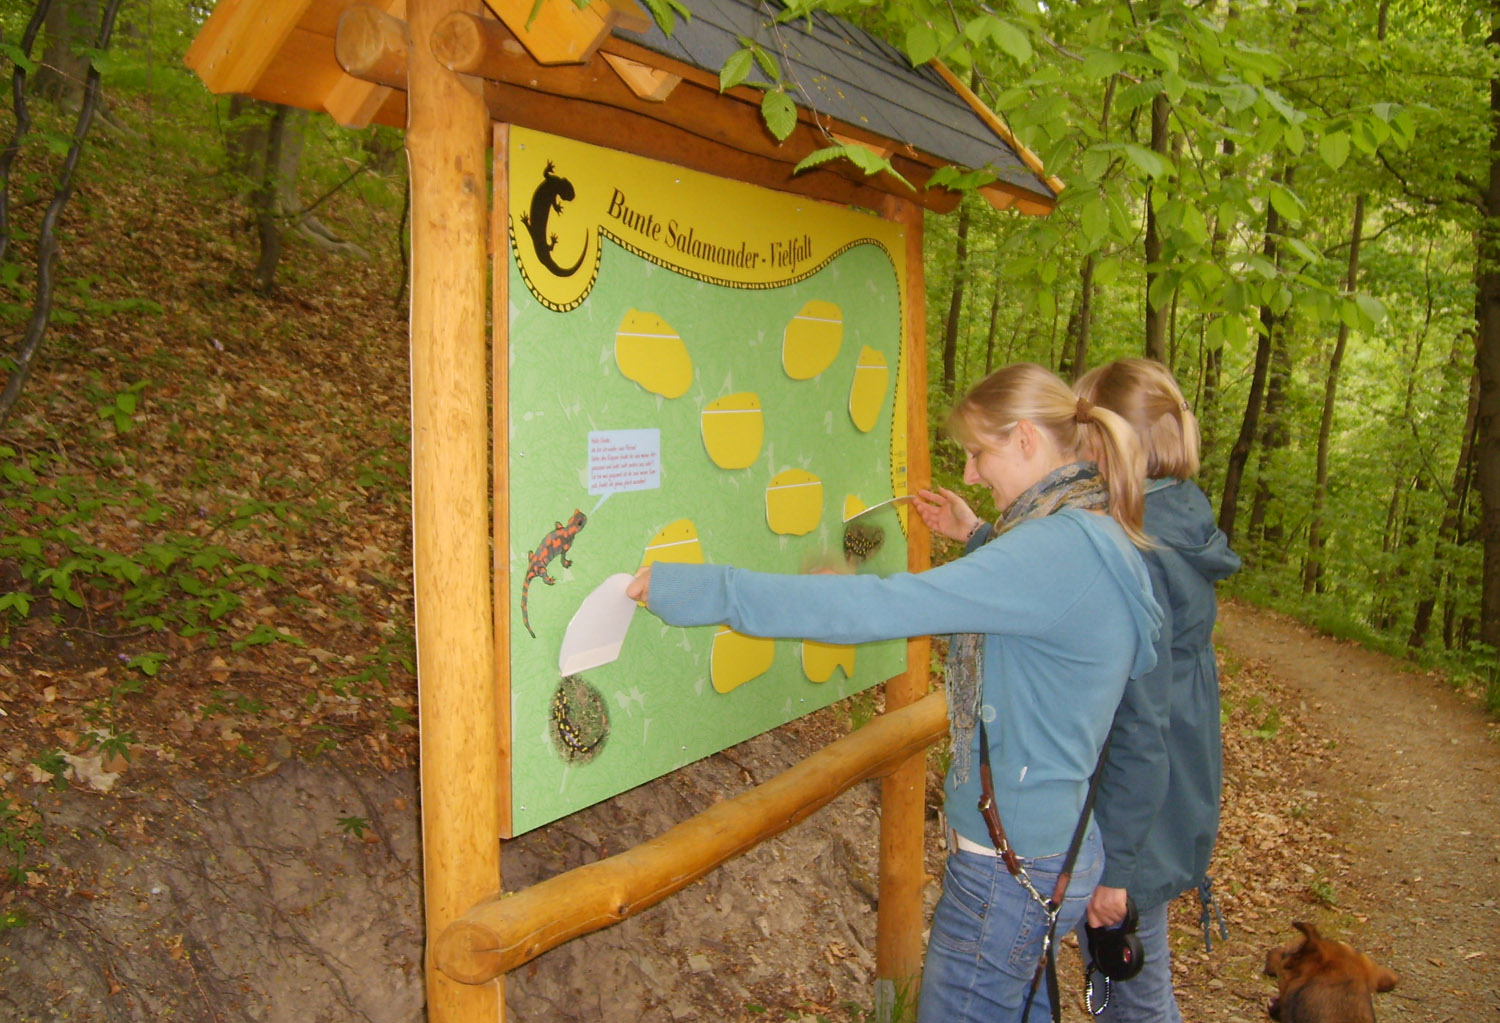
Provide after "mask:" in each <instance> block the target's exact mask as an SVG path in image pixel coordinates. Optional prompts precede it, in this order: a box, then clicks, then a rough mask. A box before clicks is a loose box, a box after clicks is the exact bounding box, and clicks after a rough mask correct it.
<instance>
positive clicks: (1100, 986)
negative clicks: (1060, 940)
mask: <svg viewBox="0 0 1500 1023" xmlns="http://www.w3.org/2000/svg"><path fill="white" fill-rule="evenodd" d="M1170 905H1171V903H1170V902H1163V903H1162V904H1161V905H1159V906H1151V907H1150V908H1147V909H1141V908H1139V907H1137V909H1136V915H1137V916H1138V917H1139V922H1138V923H1137V924H1136V928H1135V933H1136V937H1138V938H1140V939H1141V948H1142V950H1143V951H1144V952H1145V957H1146V963H1145V965H1144V966H1142V967H1141V972H1140V973H1137V974H1136V975H1135V976H1134V977H1131V978H1130V979H1129V980H1126V981H1115V982H1114V983H1112V984H1111V985H1110V990H1109V1004H1108V1005H1107V1006H1105V1009H1104V1011H1103V1012H1102V1013H1100V1014H1099V1015H1098V1016H1096V1017H1094V1018H1095V1019H1098V1020H1101V1021H1103V1023H1182V1013H1180V1012H1179V1011H1178V1010H1177V996H1176V994H1174V993H1173V991H1172V959H1171V950H1170V949H1169V948H1168V945H1167V907H1168V906H1170ZM1078 945H1079V947H1080V948H1081V949H1082V950H1083V963H1084V968H1085V969H1087V968H1088V963H1089V942H1088V938H1087V937H1086V936H1085V934H1084V930H1083V924H1082V923H1079V925H1078ZM1103 1000H1104V977H1103V975H1101V974H1098V973H1095V974H1094V1006H1093V1007H1097V1006H1098V1005H1099V1003H1100V1002H1101V1001H1103Z"/></svg>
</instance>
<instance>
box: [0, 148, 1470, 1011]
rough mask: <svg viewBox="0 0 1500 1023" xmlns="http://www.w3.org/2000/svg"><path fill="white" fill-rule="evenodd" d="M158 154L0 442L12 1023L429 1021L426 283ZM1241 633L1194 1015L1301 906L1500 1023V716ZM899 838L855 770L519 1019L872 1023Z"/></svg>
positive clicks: (554, 962)
mask: <svg viewBox="0 0 1500 1023" xmlns="http://www.w3.org/2000/svg"><path fill="white" fill-rule="evenodd" d="M138 142H139V140H134V141H129V140H127V141H122V142H119V143H111V144H112V145H118V147H119V150H118V152H116V153H115V154H113V155H114V156H117V157H119V158H120V159H118V160H117V161H116V162H115V167H114V168H113V170H111V171H109V172H107V173H102V174H98V175H95V176H94V177H92V178H89V179H86V180H83V181H81V182H80V186H79V189H78V192H77V195H76V197H75V199H74V200H73V202H72V203H71V204H70V205H69V207H68V210H67V213H66V216H65V218H64V222H63V229H64V233H65V236H66V244H65V247H64V251H63V255H62V263H61V264H60V265H61V268H62V269H61V271H60V272H61V273H62V275H63V287H62V288H61V289H60V292H59V308H58V312H57V314H56V315H55V316H54V323H53V327H52V329H51V330H50V331H49V335H48V338H47V341H46V345H45V347H44V349H43V356H42V360H41V362H40V363H39V366H38V369H37V372H36V374H35V376H34V377H33V379H32V381H31V383H30V385H29V387H28V390H27V393H26V395H25V396H24V398H23V401H22V403H21V404H20V405H19V406H18V407H17V409H16V412H15V414H14V415H13V416H12V418H11V420H10V421H9V422H8V423H7V424H6V427H5V434H4V437H3V443H0V597H4V596H6V595H7V594H9V593H19V592H24V593H27V594H29V596H30V599H31V600H32V603H31V604H30V606H29V608H27V609H26V610H27V612H28V613H21V614H18V613H17V612H16V610H15V609H14V608H12V609H10V610H5V605H4V604H0V871H3V872H0V1019H6V1020H12V1019H13V1020H16V1021H18V1023H22V1021H24V1023H50V1021H54V1020H70V1021H112V1023H113V1021H121V1023H124V1021H131V1023H137V1021H147V1020H151V1021H156V1020H183V1021H193V1023H198V1021H202V1023H240V1021H255V1023H318V1021H329V1023H344V1021H367V1023H407V1021H417V1020H420V1019H421V1018H422V1016H423V1000H424V989H423V968H422V948H423V924H422V905H421V877H422V860H421V852H420V847H419V841H420V832H421V828H420V815H419V814H420V805H419V792H418V790H417V785H416V771H415V764H416V759H417V755H418V743H417V733H416V728H415V724H416V715H417V713H418V708H417V706H416V691H415V680H414V678H413V675H412V666H411V661H412V657H411V650H412V637H411V573H410V564H409V552H410V549H411V542H410V532H409V522H410V507H409V503H408V498H407V493H408V490H409V481H408V479H407V469H406V467H407V464H408V458H409V454H408V433H409V430H408V427H407V423H406V406H407V388H408V384H409V378H408V373H407V346H406V333H405V316H404V314H403V313H402V311H401V309H400V303H399V301H397V296H398V295H399V294H400V290H401V289H400V268H399V266H397V265H396V261H395V260H387V261H385V262H382V263H371V264H362V265H361V264H350V263H347V262H341V261H337V260H333V259H331V258H330V257H328V256H326V255H322V254H319V253H317V252H312V251H309V250H308V249H306V248H305V247H302V246H300V245H298V244H296V243H295V242H293V243H291V244H289V246H288V252H287V255H286V256H285V263H284V266H283V268H282V271H281V276H280V282H281V283H280V287H279V289H278V291H277V292H276V293H275V294H274V295H272V296H269V297H262V296H258V295H255V294H253V293H252V292H250V291H249V290H248V289H247V288H246V287H245V278H246V276H247V270H248V268H249V266H251V265H252V264H253V262H254V253H253V244H252V242H251V240H250V237H249V236H248V235H247V233H246V225H245V222H244V220H243V217H242V216H241V214H240V213H239V212H238V211H237V210H236V208H235V206H234V205H233V203H232V202H231V201H230V200H229V198H228V197H227V195H226V193H225V191H224V188H223V186H222V185H221V184H220V183H218V182H216V181H215V179H214V178H213V176H212V173H211V169H210V168H207V167H204V168H196V169H194V168H189V169H188V170H187V171H186V172H184V169H183V168H182V167H181V166H180V163H181V159H182V158H181V157H180V156H178V155H176V154H169V153H167V152H166V151H165V149H164V147H161V146H149V147H146V148H145V149H144V150H140V151H139V153H143V154H144V155H139V153H137V149H133V148H131V147H132V146H135V145H136V143H138ZM102 144H104V143H101V145H102ZM132 154H137V155H132ZM106 155H107V154H106ZM382 208H383V207H377V206H376V205H373V204H371V203H366V202H364V201H363V200H360V199H359V198H358V196H357V195H356V196H353V197H351V196H349V195H345V194H341V195H340V196H338V197H335V198H334V199H332V200H330V202H329V203H328V204H326V205H325V206H324V207H322V208H321V209H320V214H321V215H322V216H324V218H325V221H326V222H327V223H328V224H330V225H331V226H332V227H334V228H335V229H339V230H347V231H349V232H352V233H354V234H356V235H357V236H358V237H359V240H360V241H361V243H362V244H364V245H365V247H366V248H367V249H368V250H370V251H376V250H378V249H381V248H382V246H384V247H389V246H390V245H391V244H392V242H393V240H394V238H395V237H396V230H395V224H394V217H393V216H391V215H390V214H389V212H387V213H386V214H384V215H385V216H386V218H387V222H386V224H385V227H386V228H387V229H389V234H388V236H387V237H386V238H385V239H384V240H382V239H380V238H376V237H370V236H368V235H359V234H358V232H359V230H360V225H362V224H363V225H366V228H365V230H372V229H371V228H369V227H368V225H369V224H370V223H372V222H375V223H377V224H378V223H379V216H380V215H381V214H380V209H382ZM38 209H39V207H38V206H36V204H33V206H32V207H27V209H24V210H23V211H22V212H23V213H27V210H29V211H30V212H29V214H28V215H32V214H36V213H37V211H38ZM372 218H374V220H373V221H372ZM163 225H166V227H164V226H163ZM5 308H6V309H8V310H9V311H10V312H14V309H15V307H5ZM39 572H42V573H44V575H38V573H39ZM158 582H164V583H165V584H166V585H165V588H162V589H153V586H154V585H155V584H156V583H158ZM153 615H160V616H162V617H161V618H160V619H159V620H156V619H153V617H152V616H153ZM1220 640H1221V644H1222V655H1223V660H1224V665H1225V672H1224V701H1225V708H1226V717H1225V754H1226V786H1225V794H1224V825H1223V832H1222V835H1221V838H1220V842H1219V846H1218V851H1217V855H1216V861H1215V864H1214V868H1213V871H1214V876H1215V879H1216V891H1217V903H1218V905H1219V907H1220V908H1221V909H1222V911H1223V914H1224V917H1225V922H1226V924H1227V926H1228V938H1227V940H1220V939H1218V938H1217V937H1216V939H1215V941H1214V945H1213V950H1212V952H1208V953H1206V952H1204V950H1203V942H1202V932H1201V929H1200V926H1199V922H1198V908H1197V902H1196V897H1195V896H1192V895H1189V896H1185V897H1183V899H1181V900H1180V901H1179V903H1178V904H1176V905H1175V906H1174V912H1173V925H1174V929H1173V942H1174V950H1175V961H1176V967H1177V981H1178V990H1179V992H1180V996H1181V998H1182V1001H1183V1003H1184V1009H1185V1011H1184V1017H1185V1018H1186V1019H1188V1020H1194V1021H1218V1020H1223V1021H1256V1020H1260V1019H1263V1018H1265V1005H1266V1002H1267V1000H1268V998H1269V996H1270V994H1271V984H1270V982H1269V981H1268V980H1267V979H1266V978H1264V977H1263V976H1262V975H1261V964H1262V962H1263V957H1264V953H1265V950H1266V949H1267V948H1268V947H1270V946H1273V945H1278V944H1280V943H1282V942H1283V941H1285V940H1287V939H1289V938H1290V937H1292V936H1293V932H1292V930H1291V924H1292V921H1294V920H1299V919H1300V920H1313V921H1316V922H1317V923H1318V924H1319V925H1320V926H1321V927H1323V928H1324V930H1325V931H1326V932H1329V933H1332V934H1336V935H1338V936H1341V937H1347V938H1349V939H1351V940H1352V941H1354V942H1355V943H1356V944H1358V945H1360V946H1361V947H1363V948H1364V949H1365V950H1367V951H1368V952H1370V953H1371V954H1372V955H1373V956H1375V958H1377V959H1378V960H1380V961H1381V962H1383V963H1385V964H1386V965H1388V966H1390V967H1391V968H1393V969H1395V970H1396V971H1397V972H1398V973H1399V974H1401V976H1402V981H1401V984H1400V986H1398V987H1397V988H1396V990H1395V991H1393V992H1391V993H1390V994H1387V995H1382V996H1380V1001H1379V1005H1380V1011H1381V1014H1382V1016H1383V1017H1384V1018H1387V1019H1389V1018H1395V1019H1410V1020H1423V1021H1435V1023H1441V1021H1445V1020H1459V1019H1463V1020H1468V1019H1479V1018H1484V1017H1486V1016H1489V1017H1491V1018H1493V1017H1494V1016H1495V1015H1496V1014H1497V1010H1500V995H1497V992H1500V960H1497V956H1500V952H1497V950H1500V908H1497V899H1500V882H1497V878H1500V859H1497V850H1500V813H1497V809H1500V808H1497V806H1496V799H1497V798H1500V785H1497V782H1500V744H1497V736H1496V731H1495V728H1494V725H1493V724H1492V723H1491V722H1489V721H1488V720H1487V719H1486V717H1485V715H1484V714H1483V712H1482V710H1480V709H1479V708H1478V706H1477V705H1476V704H1475V703H1474V702H1473V701H1471V700H1469V699H1468V698H1467V697H1466V696H1465V695H1464V694H1462V693H1458V692H1455V691H1453V690H1452V689H1450V688H1449V687H1448V686H1447V685H1446V684H1445V683H1444V682H1443V681H1442V680H1440V679H1438V678H1436V677H1433V676H1429V675H1425V674H1421V673H1418V672H1416V671H1414V670H1412V669H1410V668H1409V667H1408V666H1406V665H1403V664H1401V663H1400V662H1397V661H1393V660H1390V659H1387V658H1384V657H1379V656H1376V655H1373V654H1369V653H1367V652H1365V651H1363V650H1361V649H1359V648H1358V647H1355V646H1351V645H1349V644H1345V643H1339V642H1335V641H1333V640H1330V639H1328V638H1325V637H1321V636H1318V635H1315V634H1313V633H1311V632H1309V631H1307V630H1305V629H1302V628H1300V627H1298V626H1297V625H1295V624H1293V623H1291V622H1288V621H1285V620H1282V619H1280V618H1277V617H1276V616H1273V615H1270V614H1267V613H1264V612H1262V611H1258V610H1255V609H1252V608H1248V607H1243V606H1238V605H1234V604H1226V606H1225V608H1224V614H1223V627H1222V629H1221V633H1220ZM866 710H867V708H866V707H863V706H858V705H856V704H854V703H850V704H848V705H839V706H836V707H833V708H829V709H827V710H824V711H821V712H819V713H817V714H814V715H812V716H810V717H807V718H804V719H800V720H798V721H794V722H792V723H791V724H789V725H786V726H784V727H782V728H779V729H776V730H775V731H772V732H769V733H766V734H765V735H762V736H759V737H757V738H754V739H752V740H749V741H747V742H745V743H742V744H740V745H738V746H736V747H733V748H732V749H729V750H726V751H724V752H721V753H718V754H715V755H714V756H711V757H708V758H705V759H704V760H702V761H699V762H697V763H695V764H692V765H689V766H688V767H686V768H683V769H682V770H679V771H676V772H674V773H672V774H670V775H667V776H665V777H663V778H660V779H657V780H656V781H653V782H651V783H649V784H646V785H642V786H640V787H638V788H636V789H633V790H631V791H629V792H626V793H624V794H622V795H620V796H618V797H616V798H614V799H611V800H608V801H606V802H604V803H601V804H599V805H597V806H594V807H590V808H588V809H586V810H583V811H580V812H578V813H575V814H572V815H570V816H568V817H566V818H564V819H562V820H560V821H557V822H555V823H553V824H551V825H548V826H546V827H543V828H539V829H537V830H535V831H533V832H531V833H529V834H526V835H524V836H522V837H520V838H518V839H517V840H515V841H513V842H511V843H508V844H507V845H506V847H505V850H504V855H503V870H504V875H505V886H506V887H507V888H508V889H519V888H522V887H525V886H526V885H529V884H531V883H534V882H536V881H538V880H541V879H543V878H546V877H549V876H552V875H554V874H556V873H559V872H561V871H563V870H566V869H569V868H571V867H575V866H578V865H581V864H584V863H588V862H593V861H596V860H598V859H601V858H603V857H605V856H608V855H611V854H613V853H615V852H619V851H621V850H623V849H626V848H629V847H630V846H632V845H634V844H637V843H639V842H642V841H644V840H646V839H649V838H651V837H654V836H656V835H658V834H660V833H662V832H663V831H665V830H667V829H668V828H669V827H671V826H672V825H673V824H675V823H677V822H679V821H681V820H683V819H684V818H686V817H688V816H690V815H692V814H694V813H696V812H699V811H701V810H703V809H705V808H706V807H708V806H711V805H713V804H714V803H716V802H719V801H721V800H722V799H724V798H726V797H729V796H732V795H734V794H737V793H739V792H743V791H745V790H746V789H747V788H748V787H749V786H750V785H752V784H755V783H759V782H764V781H766V780H768V779H769V778H771V777H773V776H775V775H776V774H777V773H778V772H780V771H782V770H785V769H786V768H787V767H789V766H791V765H792V764H793V763H796V762H797V761H799V760H801V759H803V758H805V757H806V756H807V755H808V754H810V753H811V752H812V751H814V750H816V749H817V748H819V747H821V746H822V745H824V744H826V743H827V742H828V741H830V740H831V739H833V738H836V737H838V736H840V735H842V734H845V733H846V732H847V731H848V730H849V729H850V728H851V727H853V724H854V718H855V717H856V716H858V715H861V714H863V713H865V711H866ZM937 782H938V775H937V772H936V770H935V769H934V770H933V771H930V772H929V803H932V802H933V801H934V800H935V799H936V793H937V791H938V787H937ZM934 809H935V807H934ZM928 827H929V835H928V839H929V841H928V843H927V849H928V860H927V868H928V873H929V875H930V878H931V882H930V883H929V884H928V885H927V888H926V900H927V905H928V909H929V910H930V908H931V905H932V903H933V901H934V900H935V899H936V896H937V881H936V879H937V878H938V877H939V876H940V873H941V869H940V868H941V856H942V851H941V848H940V846H939V843H938V835H937V825H936V817H935V814H934V815H932V816H931V817H930V819H929V822H928ZM877 832H878V799H877V788H876V785H875V784H874V783H865V784H862V785H860V786H858V787H856V788H855V789H852V790H850V791H849V792H847V793H845V794H844V795H843V796H841V797H840V798H839V799H837V800H835V801H834V802H833V803H831V804H830V805H829V806H827V807H826V808H824V809H823V810H821V811H819V812H818V813H817V814H814V815H813V816H812V817H810V818H808V820H806V821H805V822H803V823H802V824H801V825H799V826H798V827H796V828H794V829H793V830H791V831H788V832H786V833H784V834H782V835H780V836H778V837H776V838H775V839H772V840H770V841H768V842H766V843H764V844H763V845H761V846H759V847H757V848H756V849H754V850H752V851H750V852H748V853H746V854H745V855H743V856H741V857H739V858H737V859H735V860H732V861H730V862H729V863H728V864H726V865H725V866H724V867H722V868H721V869H719V870H717V871H715V872H714V873H712V874H710V875H709V876H708V877H706V878H704V879H703V880H701V881H700V882H698V883H696V884H694V885H692V886H691V887H689V888H687V889H685V890H684V891H683V892H681V893H679V894H678V895H676V896H674V897H673V898H671V899H668V900H667V901H665V902H663V903H661V904H659V905H657V906H655V907H652V908H651V909H648V910H646V911H645V912H643V913H641V914H640V915H638V916H636V917H633V918H631V919H629V920H627V921H625V922H623V923H621V924H619V925H617V926H614V927H610V928H607V929H605V930H603V931H600V932H597V933H595V934H592V935H589V936H586V937H583V938H579V939H576V940H574V941H571V942H568V943H566V944H564V945H562V946H560V947H558V948H556V949H553V950H552V951H549V952H547V953H544V954H543V955H541V956H540V957H538V958H537V959H535V960H534V961H532V962H530V963H528V964H526V965H525V966H523V967H521V968H520V969H518V970H516V971H515V972H513V973H512V974H511V975H509V976H508V977H507V978H506V981H505V994H506V1000H507V1003H508V1007H509V1014H508V1016H507V1018H508V1019H514V1020H517V1021H521V1023H528V1021H533V1023H540V1021H578V1023H616V1021H620V1023H623V1021H639V1020H647V1021H657V1020H663V1021H672V1023H677V1021H687V1020H698V1021H705V1023H729V1021H742V1020H743V1021H752V1020H753V1021H770V1023H785V1021H788V1020H798V1021H809V1023H821V1021H831V1023H846V1021H847V1023H856V1021H858V1023H863V1021H864V1020H866V1019H867V1010H868V1007H869V1005H870V1003H871V990H872V982H873V975H874V948H875V944H874V942H875V939H874V934H875V918H876V913H875V898H876V888H875V880H874V875H875V871H876V847H877ZM1064 971H1065V972H1064V983H1065V990H1066V991H1069V992H1070V993H1069V995H1068V997H1067V998H1066V999H1065V1001H1066V1005H1067V1012H1068V1015H1069V1018H1070V1019H1077V1020H1082V1019H1083V1018H1084V1015H1083V1013H1082V1010H1081V1009H1080V1007H1079V1004H1078V998H1079V994H1080V988H1081V977H1080V973H1079V971H1078V969H1077V967H1076V963H1075V962H1072V961H1070V960H1068V959H1066V958H1065V961H1064Z"/></svg>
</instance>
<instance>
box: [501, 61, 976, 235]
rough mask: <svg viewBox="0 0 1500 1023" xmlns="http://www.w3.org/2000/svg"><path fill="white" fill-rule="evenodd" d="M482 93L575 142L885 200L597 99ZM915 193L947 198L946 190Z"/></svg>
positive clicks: (518, 91)
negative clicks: (582, 100)
mask: <svg viewBox="0 0 1500 1023" xmlns="http://www.w3.org/2000/svg"><path fill="white" fill-rule="evenodd" d="M485 96H486V99H487V100H488V102H489V106H490V111H491V113H492V114H493V116H494V117H495V119H496V120H504V121H509V122H510V123H512V124H519V125H521V126H522V127H526V128H535V129H536V130H538V131H547V132H553V133H555V134H558V135H564V136H567V137H569V138H574V139H577V140H579V141H580V142H588V143H592V144H594V145H599V146H607V147H609V148H611V149H618V150H620V151H622V152H627V153H634V154H636V155H637V156H645V157H649V158H652V159H656V160H663V161H666V162H668V163H672V164H674V165H677V166H681V167H687V168H689V169H692V170H699V171H702V172H704V173H705V174H715V175H718V176H719V177H725V178H733V179H735V180H737V181H745V182H749V183H750V184H754V185H762V186H764V187H766V188H775V189H778V190H780V191H783V192H794V193H796V194H799V195H806V196H809V197H811V198H815V199H822V200H824V201H826V202H834V203H838V204H840V205H845V206H862V207H865V208H867V209H876V208H878V207H879V206H880V204H881V203H882V202H883V201H884V199H885V193H884V192H882V191H881V190H880V189H878V188H876V187H874V186H873V185H871V184H867V183H865V182H864V181H862V180H861V181H855V180H851V179H850V178H849V177H846V176H844V175H843V174H840V173H836V172H834V171H832V170H829V169H826V168H818V169H815V170H810V171H807V172H805V173H803V174H798V175H795V176H793V174H792V164H791V163H788V162H786V161H784V160H776V159H771V158H768V157H762V156H759V155H758V154H754V153H746V152H743V151H741V150H738V149H735V148H733V147H731V146H727V145H723V144H720V143H718V142H715V141H713V140H711V139H705V138H702V137H700V136H698V135H695V134H693V133H692V132H690V131H687V130H685V129H681V128H677V127H675V126H673V125H670V124H666V123H663V122H662V121H659V120H656V119H654V118H651V117H647V116H642V115H636V114H633V113H631V112H627V111H622V110H618V109H616V108H613V107H609V106H605V105H602V104H597V103H584V102H581V101H577V100H569V99H566V98H563V97H558V96H549V95H547V94H545V93H538V92H532V91H530V90H527V89H522V88H518V87H515V86H507V85H500V84H497V83H494V82H491V83H488V84H487V86H486V88H485ZM860 177H861V178H862V177H863V175H860ZM920 194H921V195H922V196H923V197H928V196H930V197H931V198H933V199H934V200H941V201H944V202H947V201H948V195H947V194H942V195H940V194H938V193H920ZM955 201H956V200H955Z"/></svg>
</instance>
